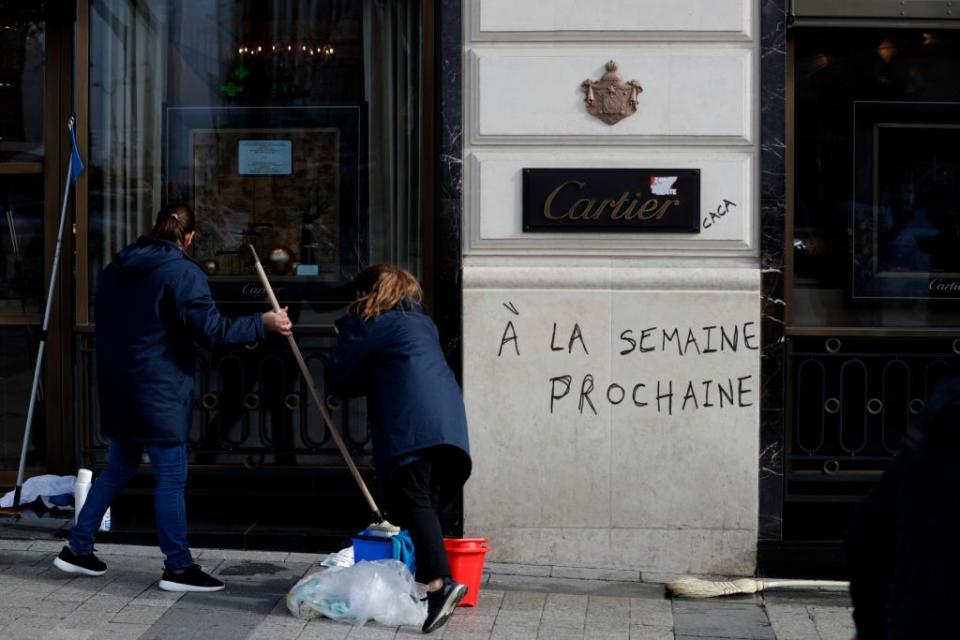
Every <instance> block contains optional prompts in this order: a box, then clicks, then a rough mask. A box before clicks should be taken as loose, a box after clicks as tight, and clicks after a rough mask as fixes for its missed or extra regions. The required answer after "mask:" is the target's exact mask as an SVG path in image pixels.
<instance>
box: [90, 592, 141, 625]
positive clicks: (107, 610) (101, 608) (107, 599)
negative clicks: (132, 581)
mask: <svg viewBox="0 0 960 640" xmlns="http://www.w3.org/2000/svg"><path fill="white" fill-rule="evenodd" d="M131 600H133V596H132V595H126V596H118V595H112V594H107V593H97V594H94V595H93V596H91V597H90V598H89V599H88V600H87V601H85V602H84V603H83V604H81V605H80V606H79V607H78V608H77V612H90V613H98V614H99V613H103V614H114V613H116V612H118V611H120V609H123V608H124V607H125V606H127V605H128V604H129V603H130V601H131ZM105 619H109V616H105Z"/></svg>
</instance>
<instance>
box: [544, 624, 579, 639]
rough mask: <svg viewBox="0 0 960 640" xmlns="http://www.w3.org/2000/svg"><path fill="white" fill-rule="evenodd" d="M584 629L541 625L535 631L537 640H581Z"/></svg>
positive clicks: (571, 626)
mask: <svg viewBox="0 0 960 640" xmlns="http://www.w3.org/2000/svg"><path fill="white" fill-rule="evenodd" d="M583 634H584V629H583V627H582V626H581V627H577V626H573V625H569V626H553V625H547V624H542V625H540V628H539V629H537V640H583Z"/></svg>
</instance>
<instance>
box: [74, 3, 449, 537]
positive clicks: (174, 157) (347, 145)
mask: <svg viewBox="0 0 960 640" xmlns="http://www.w3.org/2000/svg"><path fill="white" fill-rule="evenodd" d="M79 5H80V8H79V9H78V11H79V14H78V27H79V28H78V32H79V33H80V40H81V41H80V43H79V46H78V48H77V51H78V64H77V69H78V74H79V75H78V82H79V84H80V86H81V87H84V88H86V91H87V92H88V93H87V94H86V95H85V96H83V98H82V99H81V101H80V102H81V104H80V111H81V112H82V115H83V116H84V117H82V118H81V119H82V122H83V125H82V128H81V137H82V138H83V140H84V141H85V143H86V144H88V145H89V146H88V148H87V157H88V158H89V165H90V166H89V170H88V172H87V174H86V176H85V178H83V179H82V184H81V185H80V188H79V196H78V212H77V237H78V241H77V242H78V246H77V255H78V274H77V276H78V280H77V297H76V307H77V327H78V338H77V358H76V362H77V376H76V385H77V394H76V395H77V406H78V416H79V422H80V424H79V425H78V430H77V438H78V442H79V449H80V456H81V459H82V460H83V461H84V462H85V463H87V464H90V465H92V466H93V467H94V470H95V471H96V469H98V468H102V467H103V465H104V464H105V462H106V453H107V449H106V442H105V441H104V440H103V438H102V437H101V436H100V434H99V430H98V425H99V419H98V412H99V407H98V405H97V403H98V400H97V398H98V390H97V389H96V375H95V370H94V358H93V354H94V350H95V344H96V318H95V317H93V309H94V306H95V301H96V296H97V275H98V274H99V272H100V271H101V270H102V268H103V267H104V266H105V265H106V264H107V263H108V262H109V260H110V259H111V257H112V256H113V254H114V253H115V252H117V251H118V250H119V249H121V248H122V247H123V246H125V245H126V244H127V243H129V242H132V241H133V240H135V239H136V238H137V236H138V235H140V234H143V233H146V232H148V231H149V229H150V228H151V226H152V223H153V219H154V216H155V215H156V212H157V210H158V209H159V208H160V207H161V206H162V205H165V204H168V203H174V202H185V203H187V204H189V205H190V206H191V207H192V208H193V210H194V211H195V212H196V215H197V222H198V238H197V240H196V242H195V243H194V246H193V248H192V250H191V252H192V255H193V257H194V258H195V259H196V260H197V261H198V262H199V263H200V264H201V265H202V267H203V268H204V269H205V270H206V272H207V274H208V277H209V279H210V284H211V289H212V291H213V294H214V297H215V299H216V300H217V303H218V306H220V308H221V310H223V311H224V312H225V313H230V314H241V313H253V312H257V311H263V310H265V309H266V308H267V307H266V305H265V302H264V291H263V289H262V287H261V285H260V283H259V281H258V279H257V277H256V275H255V274H254V272H253V271H252V269H251V266H252V262H251V260H250V254H249V252H248V245H253V246H254V247H255V248H256V250H257V252H258V254H259V255H260V256H261V258H262V260H263V262H264V265H265V267H266V269H267V270H268V272H269V273H270V279H271V282H272V283H273V285H274V287H275V290H276V293H277V296H278V298H279V300H280V303H281V304H282V305H288V306H289V308H290V316H291V319H293V320H294V323H295V331H296V335H297V338H298V342H299V343H300V346H301V349H302V350H303V353H304V356H305V358H306V360H307V362H308V365H309V367H310V369H311V372H312V374H313V376H314V377H315V379H316V381H317V383H318V385H319V386H320V387H321V389H322V388H323V386H324V379H325V370H326V367H327V361H328V354H329V351H330V349H331V347H332V346H333V344H334V341H335V333H334V329H333V321H334V320H335V319H336V318H337V317H338V316H339V315H340V314H341V313H343V311H344V308H345V306H346V304H347V303H348V302H349V301H350V299H351V294H350V291H349V288H348V286H347V285H348V283H349V281H350V279H351V278H352V276H353V275H354V274H355V273H356V272H357V271H358V270H359V269H361V268H362V267H364V266H367V265H370V264H375V263H378V262H389V263H393V264H397V265H400V266H402V267H405V268H407V269H408V270H410V271H411V272H413V273H414V274H416V275H417V276H418V277H419V278H420V279H421V281H422V282H423V283H424V285H425V291H426V294H427V296H428V297H429V296H430V294H431V291H432V288H433V284H434V282H435V274H434V272H433V269H432V260H431V256H432V249H433V247H432V241H431V233H430V230H431V228H432V226H431V225H432V213H431V212H432V193H433V184H432V175H433V165H432V157H433V153H432V143H431V141H432V129H431V128H432V126H433V119H432V105H433V95H434V94H433V64H434V59H433V54H432V45H431V44H430V43H431V42H432V38H433V35H432V20H433V13H432V12H433V3H430V2H423V3H418V2H405V1H402V0H356V1H343V0H298V1H293V2H290V1H283V2H280V1H279V0H278V1H275V2H274V1H269V2H264V1H261V0H240V1H238V2H219V1H216V0H204V1H202V2H198V1H196V0H146V1H144V0H136V1H134V0H93V1H90V2H80V3H79ZM196 367H197V369H196V371H197V376H196V388H195V390H194V397H195V404H194V419H193V429H192V431H191V435H190V442H189V447H188V450H189V456H190V463H191V468H190V480H189V482H190V486H189V487H188V490H187V499H188V510H189V513H190V527H191V541H192V543H193V544H196V545H200V546H202V545H204V544H215V545H224V544H228V545H232V546H252V547H271V546H272V547H281V548H295V547H297V548H308V549H309V548H326V549H329V547H330V544H331V540H332V539H334V538H336V539H342V538H343V536H344V534H349V533H353V532H356V531H357V530H358V528H359V527H362V526H364V525H365V524H367V522H368V520H367V518H368V516H369V514H368V513H367V508H366V506H365V503H364V501H363V499H362V497H361V495H360V493H359V491H358V489H357V488H356V486H355V485H354V484H353V481H352V479H351V478H350V475H349V473H348V472H347V469H346V466H345V465H344V463H343V460H342V459H341V458H340V455H339V453H338V452H337V449H336V447H335V446H334V443H333V441H332V439H331V437H330V434H329V433H328V432H327V430H326V428H325V426H324V423H323V420H322V419H321V416H320V414H319V412H318V411H317V410H316V408H315V407H314V406H312V402H311V400H310V394H309V391H308V389H307V387H306V385H305V383H304V381H303V380H302V379H301V376H300V374H299V372H298V370H297V367H296V365H295V363H294V361H293V358H292V357H291V355H290V353H289V350H288V348H287V346H286V342H285V340H283V339H267V340H266V341H264V342H262V343H259V344H252V345H247V346H245V347H241V348H237V349H227V350H222V351H217V352H201V353H200V354H199V356H198V358H197V362H196ZM105 397H108V396H105ZM333 415H334V418H335V420H336V422H337V423H338V426H339V427H340V429H341V432H342V433H343V434H344V437H345V440H346V442H347V443H348V446H349V447H350V448H351V449H352V452H353V454H354V456H355V457H356V460H357V463H358V465H359V466H360V467H361V469H362V471H363V472H364V473H365V475H366V477H367V481H368V484H369V485H370V486H371V487H374V486H375V484H376V482H377V479H376V478H374V477H373V475H372V467H371V459H370V441H371V438H370V433H369V426H368V424H367V419H366V407H365V404H364V402H363V401H362V400H360V401H352V402H348V403H346V404H344V405H342V406H338V407H336V408H335V409H334V410H333ZM151 482H152V481H151V479H150V475H149V472H148V471H147V470H146V469H144V470H143V474H142V477H140V478H138V479H137V481H136V483H135V485H134V486H133V488H132V489H131V490H130V491H128V492H127V493H126V494H125V495H124V497H123V498H122V500H121V502H120V503H119V504H117V505H115V507H114V510H113V521H114V524H115V527H116V528H117V532H116V533H115V537H127V538H131V537H132V538H136V537H138V536H146V535H149V533H150V532H151V531H152V527H153V525H152V522H153V516H152V506H151V502H150V486H151ZM450 521H451V524H450V526H451V527H452V529H451V531H452V532H456V530H457V527H459V514H454V515H452V516H451V519H450ZM301 534H302V535H301Z"/></svg>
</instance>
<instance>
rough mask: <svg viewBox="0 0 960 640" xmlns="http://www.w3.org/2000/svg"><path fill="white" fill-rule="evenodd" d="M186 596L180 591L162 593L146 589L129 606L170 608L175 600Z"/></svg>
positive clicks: (158, 590)
mask: <svg viewBox="0 0 960 640" xmlns="http://www.w3.org/2000/svg"><path fill="white" fill-rule="evenodd" d="M184 595H186V594H185V593H183V592H180V591H163V590H162V589H160V588H157V589H146V590H144V591H143V592H141V593H140V595H138V596H137V597H136V598H134V599H133V600H132V601H131V604H142V605H147V606H150V607H164V608H166V607H170V606H172V605H173V604H174V603H175V602H176V601H177V600H179V599H180V598H182V597H183V596H184Z"/></svg>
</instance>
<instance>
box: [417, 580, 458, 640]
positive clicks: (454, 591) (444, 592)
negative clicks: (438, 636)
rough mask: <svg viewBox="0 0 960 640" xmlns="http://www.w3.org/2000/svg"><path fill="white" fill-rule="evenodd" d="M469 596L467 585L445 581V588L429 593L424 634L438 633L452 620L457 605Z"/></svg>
mask: <svg viewBox="0 0 960 640" xmlns="http://www.w3.org/2000/svg"><path fill="white" fill-rule="evenodd" d="M465 595H467V585H465V584H460V583H459V582H454V581H453V580H451V579H450V578H444V579H443V586H442V587H440V588H439V589H437V590H436V591H430V592H428V593H427V619H426V620H424V621H423V632H424V633H430V632H431V631H436V630H437V629H439V628H440V627H442V626H443V625H444V624H446V622H447V620H449V619H450V616H451V615H453V610H454V609H456V608H457V604H458V603H459V602H460V601H461V600H463V597H464V596H465Z"/></svg>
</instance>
